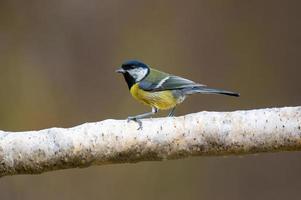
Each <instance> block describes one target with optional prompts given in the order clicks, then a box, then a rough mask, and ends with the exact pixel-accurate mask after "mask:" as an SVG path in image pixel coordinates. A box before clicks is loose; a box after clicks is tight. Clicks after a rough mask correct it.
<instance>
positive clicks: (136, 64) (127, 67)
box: [116, 60, 150, 87]
mask: <svg viewBox="0 0 301 200" xmlns="http://www.w3.org/2000/svg"><path fill="white" fill-rule="evenodd" d="M116 72H117V73H121V74H123V76H124V78H125V80H126V82H127V83H128V85H129V87H131V86H132V85H133V84H135V83H137V82H139V81H141V80H143V79H144V78H145V77H146V76H147V75H148V73H149V72H150V68H149V67H148V66H147V65H146V64H144V63H143V62H140V61H137V60H130V61H127V62H125V63H123V64H122V65H121V67H120V68H119V69H117V70H116Z"/></svg>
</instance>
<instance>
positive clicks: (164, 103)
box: [130, 83, 177, 110]
mask: <svg viewBox="0 0 301 200" xmlns="http://www.w3.org/2000/svg"><path fill="white" fill-rule="evenodd" d="M130 92H131V94H132V96H133V97H134V98H135V99H137V100H138V101H140V102H142V103H144V104H146V105H149V106H152V107H156V108H158V109H160V110H168V109H171V108H173V107H175V106H176V105H177V99H176V98H175V97H174V95H173V94H172V91H170V90H166V91H160V92H147V91H144V90H142V89H140V88H139V85H138V83H136V84H134V85H133V86H132V87H131V89H130Z"/></svg>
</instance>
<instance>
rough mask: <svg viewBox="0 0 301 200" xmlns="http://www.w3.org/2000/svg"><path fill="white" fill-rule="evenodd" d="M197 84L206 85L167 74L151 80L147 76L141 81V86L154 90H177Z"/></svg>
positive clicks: (144, 88)
mask: <svg viewBox="0 0 301 200" xmlns="http://www.w3.org/2000/svg"><path fill="white" fill-rule="evenodd" d="M197 86H205V85H202V84H198V83H195V82H193V81H191V80H188V79H185V78H182V77H179V76H174V75H167V76H165V77H161V79H159V80H156V81H153V80H149V79H147V78H146V79H144V80H142V81H141V82H140V83H139V87H140V88H141V89H143V90H146V91H153V92H155V91H162V90H176V89H183V88H189V87H197Z"/></svg>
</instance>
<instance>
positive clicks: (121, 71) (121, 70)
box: [115, 68, 125, 74]
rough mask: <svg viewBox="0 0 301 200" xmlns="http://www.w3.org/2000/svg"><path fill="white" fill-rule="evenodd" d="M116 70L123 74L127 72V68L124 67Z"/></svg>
mask: <svg viewBox="0 0 301 200" xmlns="http://www.w3.org/2000/svg"><path fill="white" fill-rule="evenodd" d="M115 72H116V73H122V74H124V73H125V70H124V69H122V68H118V69H117V70H116V71H115Z"/></svg>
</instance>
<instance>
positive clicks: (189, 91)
mask: <svg viewBox="0 0 301 200" xmlns="http://www.w3.org/2000/svg"><path fill="white" fill-rule="evenodd" d="M184 93H185V94H187V95H189V94H195V93H202V94H223V95H228V96H234V97H239V93H236V92H230V91H226V90H220V89H214V88H207V87H204V86H198V87H193V88H187V89H184Z"/></svg>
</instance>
